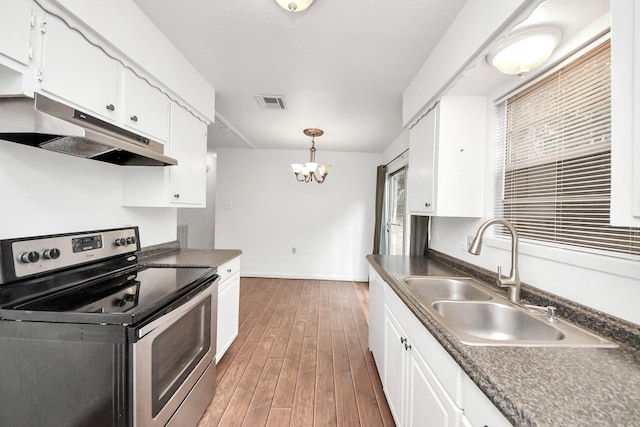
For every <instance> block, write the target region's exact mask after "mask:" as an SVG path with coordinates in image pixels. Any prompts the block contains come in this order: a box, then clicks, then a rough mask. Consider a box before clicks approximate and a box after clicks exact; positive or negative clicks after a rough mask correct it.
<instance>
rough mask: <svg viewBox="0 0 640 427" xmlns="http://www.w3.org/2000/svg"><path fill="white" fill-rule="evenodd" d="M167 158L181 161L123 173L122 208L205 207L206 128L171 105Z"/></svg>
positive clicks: (133, 169) (182, 110)
mask: <svg viewBox="0 0 640 427" xmlns="http://www.w3.org/2000/svg"><path fill="white" fill-rule="evenodd" d="M165 154H167V155H169V156H171V157H173V158H174V159H176V160H178V164H177V165H175V166H166V167H163V168H158V167H146V166H130V167H127V168H125V169H124V170H123V177H124V183H123V189H122V192H123V205H124V206H146V207H204V206H205V205H206V198H207V125H206V123H204V122H202V121H201V120H199V119H198V118H196V117H195V116H193V115H192V114H191V113H190V112H189V111H187V110H186V109H184V108H182V107H180V106H178V105H177V104H175V103H172V104H171V132H170V137H169V143H168V144H166V145H165Z"/></svg>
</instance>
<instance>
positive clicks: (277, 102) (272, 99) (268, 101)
mask: <svg viewBox="0 0 640 427" xmlns="http://www.w3.org/2000/svg"><path fill="white" fill-rule="evenodd" d="M255 98H256V101H258V104H260V107H262V108H266V109H270V110H271V109H276V110H286V109H287V107H286V105H285V104H284V96H280V95H255Z"/></svg>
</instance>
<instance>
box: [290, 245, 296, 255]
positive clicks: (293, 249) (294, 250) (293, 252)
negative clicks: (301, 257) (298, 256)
mask: <svg viewBox="0 0 640 427" xmlns="http://www.w3.org/2000/svg"><path fill="white" fill-rule="evenodd" d="M291 253H292V254H294V255H295V253H296V248H295V247H293V248H291Z"/></svg>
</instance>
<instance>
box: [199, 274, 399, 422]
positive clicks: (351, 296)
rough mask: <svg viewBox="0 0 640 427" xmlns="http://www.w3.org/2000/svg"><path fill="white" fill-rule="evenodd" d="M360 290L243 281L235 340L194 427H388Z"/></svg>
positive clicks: (351, 285)
mask: <svg viewBox="0 0 640 427" xmlns="http://www.w3.org/2000/svg"><path fill="white" fill-rule="evenodd" d="M367 303H368V290H367V284H366V283H361V282H334V281H321V280H288V279H261V278H242V279H241V281H240V328H239V332H238V337H237V338H236V340H235V341H234V342H233V344H232V345H231V347H230V348H229V350H227V352H226V354H225V355H224V357H223V358H222V360H220V362H219V363H218V366H217V385H216V391H215V395H214V397H213V400H212V401H211V404H210V405H209V407H208V408H207V410H206V412H205V414H204V415H203V416H202V419H201V420H200V423H199V424H198V427H212V426H222V427H228V426H229V427H232V426H250V427H260V426H274V427H283V426H292V427H302V426H344V427H356V426H366V427H375V426H393V425H394V423H393V418H392V416H391V412H390V411H389V406H388V405H387V401H386V399H385V397H384V394H383V392H382V385H381V383H380V378H379V377H378V373H377V370H376V367H375V363H374V361H373V358H372V356H371V353H370V352H369V350H368V344H367V341H368V338H367V334H368V326H367V317H368V307H367V305H368V304H367Z"/></svg>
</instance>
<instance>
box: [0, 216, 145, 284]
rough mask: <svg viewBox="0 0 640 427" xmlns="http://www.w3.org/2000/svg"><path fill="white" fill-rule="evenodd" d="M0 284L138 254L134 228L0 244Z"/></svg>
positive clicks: (60, 235) (29, 238)
mask: <svg viewBox="0 0 640 427" xmlns="http://www.w3.org/2000/svg"><path fill="white" fill-rule="evenodd" d="M0 250H1V255H2V266H3V268H2V269H0V272H2V277H0V279H1V280H0V283H7V282H8V281H11V279H14V278H15V279H20V278H24V277H28V276H31V275H34V274H40V273H45V272H51V271H53V270H57V269H60V268H67V267H73V266H77V265H81V264H86V263H89V262H93V261H98V260H102V259H105V258H110V257H113V256H117V255H124V254H128V253H133V252H136V251H138V250H140V245H139V237H138V227H127V228H118V229H111V230H100V231H90V232H81V233H67V234H58V235H49V236H36V237H28V238H19V239H7V240H2V241H0Z"/></svg>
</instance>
